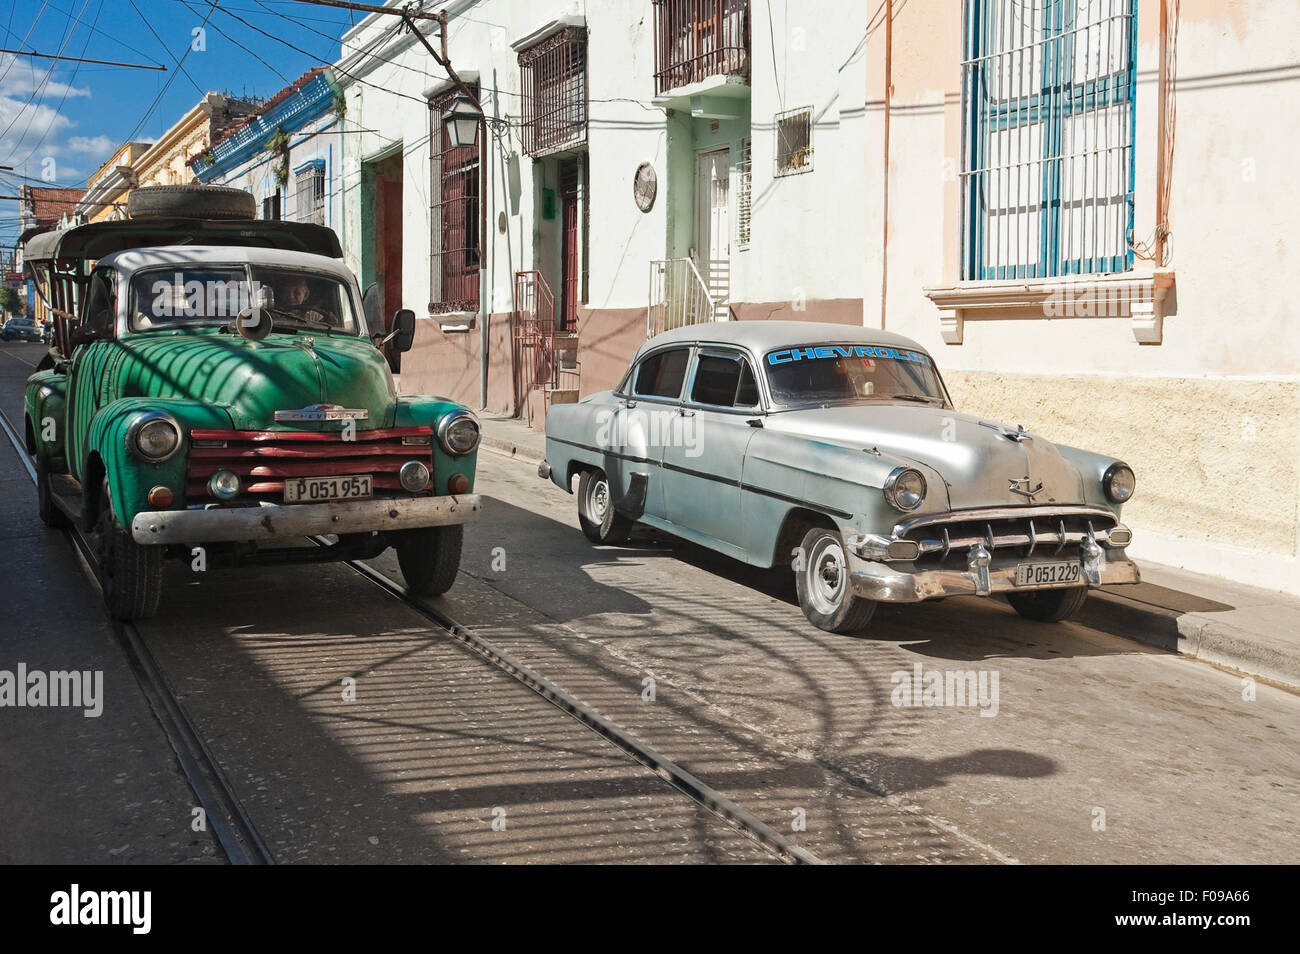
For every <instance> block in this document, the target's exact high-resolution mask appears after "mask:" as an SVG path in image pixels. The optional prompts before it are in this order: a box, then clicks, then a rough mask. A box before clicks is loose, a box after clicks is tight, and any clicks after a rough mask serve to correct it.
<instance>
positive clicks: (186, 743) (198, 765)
mask: <svg viewBox="0 0 1300 954" xmlns="http://www.w3.org/2000/svg"><path fill="white" fill-rule="evenodd" d="M19 360H21V359H19ZM23 363H24V364H26V363H28V362H23ZM0 430H3V431H4V434H5V436H6V437H7V438H8V440H9V442H10V443H11V444H12V445H13V448H14V451H15V452H16V453H17V454H18V457H19V460H20V461H21V462H22V464H23V466H24V468H25V469H26V471H27V474H28V477H29V478H30V479H31V480H32V482H33V483H35V481H36V470H35V468H34V467H33V466H32V463H31V461H30V460H29V459H28V456H27V453H26V450H25V448H24V446H23V441H22V439H21V437H20V436H19V433H18V432H17V431H16V430H15V429H14V427H13V425H12V423H11V422H10V421H9V419H8V417H7V416H6V415H5V414H4V413H3V412H2V411H0ZM67 532H68V534H69V536H70V538H71V540H72V542H73V544H74V546H75V548H76V551H77V553H78V555H79V557H80V559H81V562H82V564H83V569H84V570H85V572H86V574H87V576H88V578H89V579H90V580H91V582H92V584H93V585H94V586H95V587H96V588H98V586H99V583H98V579H97V576H96V573H95V569H94V566H95V560H94V555H93V553H92V551H91V550H90V547H89V545H88V543H87V541H86V540H85V538H84V537H83V536H82V535H81V533H80V532H79V531H77V530H75V529H74V530H70V531H67ZM313 540H314V541H315V542H316V543H318V544H323V543H325V542H327V541H326V540H324V538H313ZM346 566H348V567H349V568H350V569H351V570H353V571H354V572H355V573H357V574H358V575H359V576H361V577H362V578H364V579H365V580H366V581H368V582H369V583H370V584H371V585H373V586H376V587H378V588H379V589H380V590H382V591H383V592H384V593H385V594H387V595H388V596H389V597H391V598H392V599H393V600H394V601H396V602H398V603H400V604H401V605H402V606H404V607H406V608H407V609H409V610H411V611H412V612H414V613H416V614H418V615H419V616H420V617H422V618H423V619H425V620H426V621H428V622H429V623H430V633H432V634H434V635H438V636H444V637H448V638H450V639H453V640H455V641H456V642H457V643H459V644H460V645H461V646H463V647H464V648H466V649H467V650H469V651H470V652H471V653H473V654H474V655H475V656H476V657H477V658H479V659H480V660H482V661H483V662H484V663H485V664H487V665H490V666H492V667H494V668H495V669H497V670H499V671H501V672H503V673H506V674H507V675H509V676H510V677H511V678H512V679H514V680H515V681H516V682H518V683H519V684H521V685H522V686H525V687H526V688H527V689H529V690H530V691H532V692H533V693H535V694H537V695H538V696H540V697H541V698H543V699H545V700H546V701H547V702H548V703H550V704H551V705H552V706H554V707H555V708H556V710H558V712H559V713H563V715H564V716H566V717H568V718H571V719H573V720H576V721H577V722H578V723H580V724H581V725H582V726H583V727H585V728H586V729H587V730H589V731H591V732H593V733H595V734H596V735H598V736H600V737H601V738H602V739H604V740H605V741H606V742H607V743H609V744H611V745H613V746H615V747H616V748H618V749H619V750H621V751H622V752H623V753H624V754H625V755H626V756H627V757H629V758H631V759H632V760H633V761H635V762H637V763H638V764H640V765H641V766H643V767H645V768H647V769H649V770H650V771H651V772H652V773H653V774H654V775H656V776H657V777H658V778H660V779H661V780H663V781H664V782H665V783H666V784H667V785H669V786H671V787H672V788H673V789H675V790H676V791H677V792H678V793H680V794H681V795H683V796H685V797H686V798H688V799H690V800H691V801H692V802H694V803H695V804H696V805H698V806H699V807H701V808H703V809H704V810H705V811H707V812H708V813H710V814H711V815H713V816H714V817H716V818H717V819H719V820H720V821H722V822H724V823H725V824H727V825H728V826H730V827H731V828H733V829H735V830H737V831H738V832H740V833H741V834H743V835H744V836H746V837H747V838H749V839H750V840H752V841H753V842H755V843H757V844H758V845H759V846H760V847H761V848H763V849H764V850H765V851H766V852H768V853H770V854H771V855H773V856H774V857H775V858H777V859H778V860H780V861H783V862H786V863H789V864H821V863H823V862H822V860H821V859H820V858H818V857H817V856H816V855H814V854H813V853H811V852H809V851H808V850H806V849H804V848H802V847H800V846H799V845H798V844H796V843H795V842H794V841H792V840H791V839H789V838H787V837H786V836H785V835H783V834H782V833H781V832H779V831H777V830H776V829H774V828H772V827H771V826H770V825H768V824H766V823H765V822H763V821H762V820H761V819H759V818H757V817H756V816H754V815H753V814H751V813H750V812H749V811H747V810H746V809H745V808H743V807H742V806H740V805H738V804H736V803H735V802H733V801H731V800H730V799H729V798H727V797H726V796H725V795H723V794H722V793H721V792H719V791H717V790H716V789H714V788H712V787H711V786H709V785H708V784H707V783H706V782H704V781H702V780H701V779H699V778H697V777H696V776H694V775H692V774H691V773H690V772H688V771H686V769H684V768H683V767H682V766H680V765H679V764H677V763H676V762H674V761H673V760H671V759H669V758H667V757H666V756H664V755H662V754H660V753H659V752H657V751H655V750H654V749H653V748H651V747H650V746H648V745H646V744H645V743H644V742H642V741H641V740H639V739H637V738H636V737H635V736H633V735H632V734H631V733H629V732H628V731H627V730H625V729H623V728H621V727H620V726H618V725H616V724H615V723H613V722H611V721H609V720H608V719H606V718H605V717H603V716H602V715H600V714H599V713H598V712H596V711H595V710H593V709H591V708H590V707H589V706H587V705H585V704H584V703H583V702H581V700H579V699H578V698H576V697H575V696H573V695H572V694H570V693H568V692H567V691H565V690H564V689H563V688H562V687H560V686H558V685H556V684H555V683H553V682H551V681H550V680H548V679H546V678H545V677H543V676H541V675H540V674H538V673H537V672H535V671H533V670H532V669H530V668H529V667H527V666H526V665H524V664H523V663H521V662H520V661H518V660H516V659H515V658H513V657H512V656H511V655H510V654H509V653H507V652H505V651H504V650H502V649H500V648H498V647H496V646H494V645H493V644H492V643H490V642H489V641H488V640H486V639H484V638H483V637H481V636H480V635H478V634H477V633H475V632H473V630H471V629H469V628H468V627H465V626H463V625H461V624H460V623H458V622H457V621H456V620H454V619H452V618H451V617H449V616H447V615H446V614H444V613H442V612H441V611H440V610H438V609H436V608H434V607H432V606H429V605H427V604H426V603H424V602H422V601H420V600H418V599H416V598H414V597H413V596H412V595H411V594H410V593H408V592H407V590H406V588H405V587H403V586H402V585H401V584H400V583H398V582H396V581H394V580H392V579H390V578H389V577H387V576H385V575H384V574H383V573H381V572H380V571H378V570H376V569H375V568H374V567H371V566H370V565H368V564H366V563H363V562H361V561H349V562H348V563H347V564H346ZM113 629H114V632H115V634H116V635H117V639H118V642H119V644H120V645H121V647H122V651H123V652H124V653H125V654H126V657H127V659H128V660H129V662H130V664H131V667H132V670H133V671H134V673H135V675H136V678H137V680H138V681H139V683H140V686H141V689H142V690H143V692H144V693H145V696H146V698H147V699H148V702H149V704H150V706H151V708H152V709H153V711H154V713H155V716H156V717H157V718H158V721H159V723H160V724H161V726H162V728H163V731H164V733H165V734H166V737H167V739H168V742H169V743H170V744H171V747H172V749H173V750H174V751H175V753H176V757H177V760H178V761H179V763H180V766H181V769H182V771H183V772H184V773H185V776H186V778H187V779H188V781H189V783H190V786H191V787H192V788H193V790H194V793H195V795H196V797H197V798H198V800H199V804H200V805H202V807H203V809H204V811H205V813H206V816H207V820H208V823H209V825H211V828H212V831H213V834H214V835H215V837H216V838H217V841H218V843H219V844H220V846H221V848H222V850H223V851H224V852H225V854H226V857H227V858H228V859H229V860H230V862H231V863H232V864H274V862H275V859H274V858H273V857H272V855H271V852H270V851H269V849H268V848H267V846H266V844H265V843H264V841H263V840H262V838H261V837H260V836H259V834H258V832H257V829H256V827H255V826H254V824H253V822H252V820H251V819H250V818H249V816H248V813H247V812H246V811H245V810H244V808H243V806H242V804H241V803H240V800H239V797H238V795H237V794H236V793H235V791H234V789H233V787H232V786H231V784H230V783H229V781H228V780H227V779H226V777H225V774H224V773H223V772H222V770H221V767H220V765H219V764H218V762H217V760H216V758H215V757H214V756H213V754H212V753H211V751H210V750H209V749H208V747H207V745H206V744H205V743H204V741H203V738H202V736H201V735H200V733H199V732H198V730H197V729H196V727H195V725H194V723H193V722H192V721H191V720H190V718H189V716H188V715H187V714H186V711H185V708H184V706H183V705H182V704H181V702H180V700H179V698H178V697H177V696H176V694H175V693H174V692H173V690H172V688H171V686H170V685H169V683H168V680H167V678H166V675H165V673H164V672H163V671H162V669H161V668H160V667H159V665H158V663H157V661H156V660H155V659H154V657H153V654H152V653H151V652H150V650H149V647H148V645H147V644H146V642H145V640H144V639H143V637H142V636H141V634H140V631H139V630H138V629H137V628H136V627H135V625H134V624H132V623H129V622H115V623H114V624H113Z"/></svg>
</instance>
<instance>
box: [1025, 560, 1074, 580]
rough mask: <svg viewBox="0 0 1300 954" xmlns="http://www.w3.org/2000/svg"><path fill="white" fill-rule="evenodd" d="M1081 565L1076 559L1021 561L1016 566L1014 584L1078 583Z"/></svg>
mask: <svg viewBox="0 0 1300 954" xmlns="http://www.w3.org/2000/svg"><path fill="white" fill-rule="evenodd" d="M1081 570H1082V565H1081V564H1080V563H1079V562H1078V561H1077V560H1075V561H1067V562H1061V563H1021V564H1019V565H1018V566H1017V567H1016V586H1068V585H1069V584H1071V583H1078V582H1079V579H1080V571H1081Z"/></svg>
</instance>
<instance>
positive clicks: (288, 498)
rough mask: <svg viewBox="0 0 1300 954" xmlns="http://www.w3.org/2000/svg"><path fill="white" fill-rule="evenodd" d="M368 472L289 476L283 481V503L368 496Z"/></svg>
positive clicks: (316, 501) (317, 501) (314, 501)
mask: <svg viewBox="0 0 1300 954" xmlns="http://www.w3.org/2000/svg"><path fill="white" fill-rule="evenodd" d="M370 480H371V476H370V474H354V475H351V476H348V477H290V478H289V479H288V480H286V481H285V482H284V501H285V503H321V502H324V501H327V500H352V499H354V498H357V497H369V496H370V493H371V491H370Z"/></svg>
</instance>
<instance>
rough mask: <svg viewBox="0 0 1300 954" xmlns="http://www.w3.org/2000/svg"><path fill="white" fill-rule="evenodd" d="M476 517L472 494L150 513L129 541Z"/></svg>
mask: <svg viewBox="0 0 1300 954" xmlns="http://www.w3.org/2000/svg"><path fill="white" fill-rule="evenodd" d="M481 511H482V502H481V498H480V497H479V495H478V494H461V495H459V496H455V497H402V498H379V499H372V500H346V501H335V502H333V503H318V504H283V505H277V504H267V503H264V504H262V505H261V506H258V507H209V508H206V509H195V510H153V511H147V512H145V513H140V514H137V515H136V517H135V519H134V520H132V521H131V537H132V539H134V540H135V542H136V543H144V544H152V543H226V542H235V541H255V542H257V541H270V540H287V539H292V538H294V537H306V536H312V535H313V534H326V533H365V532H367V531H371V530H381V531H382V530H413V529H416V528H418V527H441V526H448V525H451V524H457V523H469V522H471V521H474V520H477V519H478V518H479V514H480V512H481Z"/></svg>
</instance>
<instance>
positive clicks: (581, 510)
mask: <svg viewBox="0 0 1300 954" xmlns="http://www.w3.org/2000/svg"><path fill="white" fill-rule="evenodd" d="M635 523H636V522H635V521H633V520H629V519H628V518H627V517H624V516H623V515H622V514H620V513H618V512H617V511H615V509H614V499H613V494H612V492H611V491H610V487H609V478H608V477H606V476H605V472H604V471H603V470H599V469H596V470H584V471H583V472H582V477H581V478H579V480H578V525H579V526H581V527H582V532H583V533H585V534H586V535H587V539H588V540H590V541H591V542H592V543H600V544H605V545H615V544H619V543H622V542H623V541H624V540H626V539H627V538H628V534H630V533H631V532H632V527H633V526H634V525H635Z"/></svg>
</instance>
